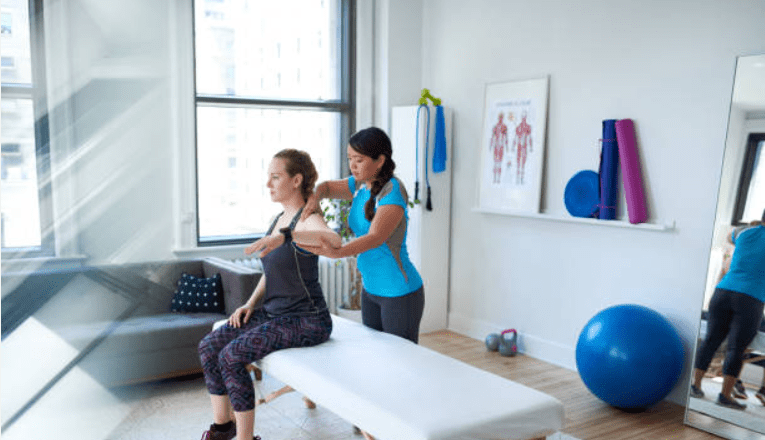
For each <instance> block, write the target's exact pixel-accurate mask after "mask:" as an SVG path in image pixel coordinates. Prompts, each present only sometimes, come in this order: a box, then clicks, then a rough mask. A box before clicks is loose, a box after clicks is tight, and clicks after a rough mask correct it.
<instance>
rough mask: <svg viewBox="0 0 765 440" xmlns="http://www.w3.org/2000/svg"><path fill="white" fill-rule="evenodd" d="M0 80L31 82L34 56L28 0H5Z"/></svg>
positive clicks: (0, 16) (1, 37)
mask: <svg viewBox="0 0 765 440" xmlns="http://www.w3.org/2000/svg"><path fill="white" fill-rule="evenodd" d="M0 18H1V21H0V25H1V26H2V28H1V30H0V51H2V65H0V69H1V73H0V80H1V81H2V82H4V83H16V84H31V83H32V57H31V55H30V53H31V52H30V50H29V47H30V46H29V4H28V1H27V0H3V12H2V14H0Z"/></svg>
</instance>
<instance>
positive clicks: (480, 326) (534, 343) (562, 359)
mask: <svg viewBox="0 0 765 440" xmlns="http://www.w3.org/2000/svg"><path fill="white" fill-rule="evenodd" d="M448 329H449V330H451V331H453V332H456V333H459V334H462V335H465V336H468V337H471V338H473V339H478V340H479V341H483V340H484V339H485V338H486V336H487V335H488V334H489V333H499V332H501V331H502V330H505V329H504V328H501V327H499V326H497V325H496V324H493V323H490V322H486V321H483V320H480V319H475V318H470V317H466V316H462V315H458V314H456V313H449V325H448ZM517 330H518V351H519V352H520V353H523V354H525V355H527V356H531V357H533V358H536V359H539V360H542V361H545V362H549V363H551V364H553V365H557V366H559V367H562V368H565V369H567V370H571V371H576V348H575V347H569V346H567V345H563V344H560V343H558V342H554V341H549V340H547V339H544V338H541V337H538V336H535V335H531V334H528V333H525V332H523V330H522V329H517Z"/></svg>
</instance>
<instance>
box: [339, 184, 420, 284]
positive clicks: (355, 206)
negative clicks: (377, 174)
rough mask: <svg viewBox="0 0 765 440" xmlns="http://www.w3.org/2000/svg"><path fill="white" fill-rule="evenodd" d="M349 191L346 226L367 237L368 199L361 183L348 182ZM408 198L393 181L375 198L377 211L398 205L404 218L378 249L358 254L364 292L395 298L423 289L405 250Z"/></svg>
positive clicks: (365, 189) (369, 223)
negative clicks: (349, 200) (350, 202)
mask: <svg viewBox="0 0 765 440" xmlns="http://www.w3.org/2000/svg"><path fill="white" fill-rule="evenodd" d="M348 189H349V190H350V191H351V193H352V194H353V203H352V204H351V212H350V213H349V214H348V225H349V226H350V227H351V230H352V231H353V233H354V234H356V236H357V237H360V236H362V235H366V234H368V233H369V227H370V226H371V225H372V222H370V221H369V220H367V219H366V217H365V216H364V205H366V203H367V201H368V200H369V197H370V195H371V193H370V191H369V189H367V187H366V185H364V184H363V183H357V182H356V179H355V178H354V177H353V176H351V177H349V178H348ZM407 200H408V196H407V193H406V189H405V188H404V184H403V183H402V182H401V181H400V180H399V179H398V178H397V177H395V176H394V177H392V178H391V179H390V181H388V183H387V184H385V186H383V188H382V190H381V191H380V194H378V195H377V203H376V205H375V206H376V207H377V208H379V207H380V206H384V205H398V206H401V207H402V208H404V215H403V216H402V217H401V221H400V222H399V224H398V225H397V226H396V229H395V230H394V231H393V234H391V236H390V237H388V239H387V240H385V243H383V244H381V245H380V246H378V247H376V248H373V249H369V250H368V251H365V252H362V253H360V254H359V256H358V259H357V264H358V268H359V271H360V272H361V279H362V281H363V283H364V290H366V291H367V292H369V293H371V294H372V295H377V296H386V297H395V296H403V295H406V294H408V293H412V292H414V291H415V290H417V289H419V288H420V287H422V278H420V274H419V273H418V272H417V269H416V268H415V267H414V265H413V264H412V262H411V261H410V260H409V253H408V252H407V250H406V229H407V225H408V222H409V218H408V215H407V208H408V207H407Z"/></svg>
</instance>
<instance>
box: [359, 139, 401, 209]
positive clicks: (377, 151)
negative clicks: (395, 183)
mask: <svg viewBox="0 0 765 440" xmlns="http://www.w3.org/2000/svg"><path fill="white" fill-rule="evenodd" d="M348 145H350V146H351V148H353V150H354V151H356V152H357V153H360V154H363V155H364V156H367V157H371V158H372V159H373V160H377V159H379V158H380V155H383V156H385V162H384V163H383V166H382V168H380V171H378V173H377V175H375V177H374V180H372V182H371V189H370V193H371V196H370V197H369V201H368V202H367V203H366V205H364V217H366V219H367V220H369V221H370V222H371V221H372V219H373V218H374V216H375V198H376V197H377V195H378V194H380V191H382V189H383V187H384V186H385V184H387V183H388V182H389V181H390V179H391V178H392V177H393V171H394V170H395V169H396V163H395V162H393V147H392V145H391V142H390V138H389V137H388V135H387V134H385V132H384V131H382V130H381V129H379V128H377V127H369V128H365V129H363V130H359V131H357V132H356V133H355V134H354V135H353V136H351V138H350V139H349V140H348Z"/></svg>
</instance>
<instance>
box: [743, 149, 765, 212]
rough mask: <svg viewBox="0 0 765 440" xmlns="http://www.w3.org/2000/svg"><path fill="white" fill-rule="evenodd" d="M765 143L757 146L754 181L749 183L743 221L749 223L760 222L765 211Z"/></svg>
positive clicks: (753, 168)
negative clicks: (764, 155)
mask: <svg viewBox="0 0 765 440" xmlns="http://www.w3.org/2000/svg"><path fill="white" fill-rule="evenodd" d="M763 145H765V141H760V142H759V143H758V144H757V151H756V152H755V155H754V166H753V167H752V179H751V180H750V181H749V192H747V194H746V204H745V205H744V214H743V215H742V216H741V217H742V218H741V221H742V222H744V223H749V222H751V221H752V220H760V219H761V218H762V211H763V209H765V160H763V158H762V150H763Z"/></svg>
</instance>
